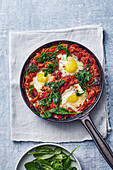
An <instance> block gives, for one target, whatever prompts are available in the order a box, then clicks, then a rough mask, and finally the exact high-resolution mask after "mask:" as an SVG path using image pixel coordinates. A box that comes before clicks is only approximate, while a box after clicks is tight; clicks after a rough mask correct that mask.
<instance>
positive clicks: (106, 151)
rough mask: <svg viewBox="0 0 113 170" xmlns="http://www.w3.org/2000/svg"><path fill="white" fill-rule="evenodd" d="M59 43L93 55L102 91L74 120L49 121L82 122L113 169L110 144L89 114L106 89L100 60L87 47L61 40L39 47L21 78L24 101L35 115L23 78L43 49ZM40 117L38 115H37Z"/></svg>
mask: <svg viewBox="0 0 113 170" xmlns="http://www.w3.org/2000/svg"><path fill="white" fill-rule="evenodd" d="M59 43H67V44H70V45H72V44H77V45H79V47H80V48H82V49H83V50H86V51H87V52H88V53H90V54H91V55H92V57H93V58H94V59H95V60H96V64H97V66H98V71H99V75H100V89H101V91H100V92H99V94H98V95H97V97H96V100H95V102H94V103H93V104H92V105H91V106H90V107H89V108H88V109H86V110H85V111H83V112H82V113H81V114H79V115H77V116H75V117H73V118H68V119H66V120H57V119H54V118H49V119H47V120H49V121H54V122H71V121H74V120H81V122H82V123H83V125H84V126H85V128H86V129H87V131H88V132H89V133H90V135H91V137H92V138H93V140H94V142H95V144H96V146H97V148H98V149H99V151H100V153H101V154H102V155H103V157H104V158H105V160H106V161H107V163H108V164H109V165H110V167H111V168H112V169H113V152H112V150H111V149H110V147H109V146H108V144H107V143H106V141H105V140H104V139H103V137H102V136H101V134H100V133H99V132H98V130H97V129H96V127H95V125H94V124H93V122H92V120H91V118H90V116H89V114H90V111H91V110H92V109H93V108H94V107H95V106H96V104H97V103H98V101H99V99H100V97H101V95H102V91H103V88H104V74H103V70H102V67H101V65H100V62H99V60H98V59H97V57H96V56H95V55H94V54H93V53H92V52H91V51H90V50H89V49H87V48H86V47H84V46H83V45H81V44H78V43H76V42H72V41H64V40H61V41H60V40H59V41H53V42H50V43H47V44H45V45H43V46H41V47H39V48H38V49H36V50H35V51H34V52H33V53H32V54H31V55H30V56H29V57H28V59H27V60H26V62H25V64H24V66H23V69H22V72H21V76H20V88H21V93H22V96H23V99H24V101H25V102H26V104H27V106H28V107H29V108H30V109H31V110H32V111H33V112H34V113H35V112H36V110H35V108H34V106H32V107H30V102H29V100H28V98H27V96H26V93H25V88H24V86H23V76H24V74H25V70H26V68H27V67H28V64H29V62H30V60H31V58H33V57H34V56H35V55H36V53H37V52H39V51H40V50H42V49H43V48H48V47H50V46H52V45H58V44H59ZM37 115H38V114H37Z"/></svg>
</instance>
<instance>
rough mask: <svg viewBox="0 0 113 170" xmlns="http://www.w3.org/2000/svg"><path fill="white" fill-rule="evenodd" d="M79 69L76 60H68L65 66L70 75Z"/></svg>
mask: <svg viewBox="0 0 113 170" xmlns="http://www.w3.org/2000/svg"><path fill="white" fill-rule="evenodd" d="M76 69H77V63H76V61H75V60H73V59H71V60H68V62H67V64H66V66H65V70H66V71H67V72H68V73H74V72H75V71H76Z"/></svg>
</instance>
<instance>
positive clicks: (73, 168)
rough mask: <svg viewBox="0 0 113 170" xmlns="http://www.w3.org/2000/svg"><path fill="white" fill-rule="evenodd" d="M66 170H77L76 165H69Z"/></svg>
mask: <svg viewBox="0 0 113 170" xmlns="http://www.w3.org/2000/svg"><path fill="white" fill-rule="evenodd" d="M68 170H77V168H76V167H70V168H69V169H68Z"/></svg>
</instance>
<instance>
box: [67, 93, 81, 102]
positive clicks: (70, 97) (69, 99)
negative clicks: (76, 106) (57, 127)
mask: <svg viewBox="0 0 113 170" xmlns="http://www.w3.org/2000/svg"><path fill="white" fill-rule="evenodd" d="M78 99H79V97H78V96H77V95H76V94H74V95H72V96H69V97H68V99H67V101H68V102H69V103H76V102H77V101H78Z"/></svg>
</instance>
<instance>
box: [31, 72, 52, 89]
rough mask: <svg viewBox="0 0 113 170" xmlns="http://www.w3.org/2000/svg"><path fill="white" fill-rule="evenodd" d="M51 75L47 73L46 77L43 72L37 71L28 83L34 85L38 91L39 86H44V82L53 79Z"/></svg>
mask: <svg viewBox="0 0 113 170" xmlns="http://www.w3.org/2000/svg"><path fill="white" fill-rule="evenodd" d="M53 78H54V77H53V76H51V74H48V75H47V76H46V77H45V76H44V72H42V71H39V72H38V73H37V75H36V76H35V77H33V80H32V81H31V82H30V85H34V87H35V88H36V90H37V91H38V92H39V91H41V88H42V87H43V86H44V84H45V83H47V82H50V81H52V80H53Z"/></svg>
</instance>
